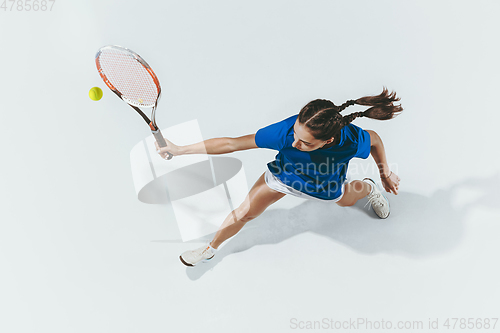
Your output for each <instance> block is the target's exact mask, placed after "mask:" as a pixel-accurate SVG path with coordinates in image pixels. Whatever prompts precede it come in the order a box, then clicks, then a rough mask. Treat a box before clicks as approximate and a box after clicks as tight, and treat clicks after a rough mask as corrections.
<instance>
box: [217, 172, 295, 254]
mask: <svg viewBox="0 0 500 333" xmlns="http://www.w3.org/2000/svg"><path fill="white" fill-rule="evenodd" d="M285 195H286V194H284V193H281V192H278V191H275V190H273V189H271V188H270V187H269V186H268V185H267V184H266V181H265V180H264V174H262V175H261V176H260V177H259V179H258V180H257V181H256V182H255V184H254V185H253V187H252V189H251V190H250V192H248V195H247V196H246V198H245V200H244V201H243V203H242V204H241V205H240V206H239V207H238V208H236V209H234V210H233V211H232V212H231V213H229V215H228V216H227V217H226V219H225V220H224V222H223V223H222V225H221V226H220V228H219V230H218V231H217V233H216V234H215V237H214V239H213V240H212V242H211V243H210V245H211V246H212V247H213V248H215V249H216V248H218V247H219V246H220V245H221V244H222V243H223V242H224V241H225V240H227V239H229V238H231V237H233V236H234V235H236V234H237V233H238V231H240V230H241V228H243V226H244V225H245V224H246V223H247V222H248V221H251V220H253V219H254V218H256V217H257V216H259V215H260V214H262V213H263V212H264V211H265V210H266V209H267V207H269V206H270V205H272V204H273V203H275V202H276V201H278V200H279V199H281V198H283V197H284V196H285Z"/></svg>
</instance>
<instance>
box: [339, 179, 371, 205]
mask: <svg viewBox="0 0 500 333" xmlns="http://www.w3.org/2000/svg"><path fill="white" fill-rule="evenodd" d="M370 191H371V187H370V185H369V184H367V183H365V182H363V181H361V180H354V181H352V182H350V183H348V184H346V185H345V189H344V196H343V197H342V199H340V200H339V201H337V205H339V206H342V207H346V206H352V205H354V204H355V203H356V202H357V201H358V200H359V199H362V198H364V197H366V196H367V195H368V194H370Z"/></svg>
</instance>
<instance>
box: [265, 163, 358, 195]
mask: <svg viewBox="0 0 500 333" xmlns="http://www.w3.org/2000/svg"><path fill="white" fill-rule="evenodd" d="M264 179H265V180H266V184H267V186H269V187H270V188H272V189H273V190H275V191H278V192H281V193H285V194H290V195H293V196H295V197H299V198H303V199H312V200H319V201H323V202H337V201H339V200H340V199H342V197H343V196H344V189H345V183H348V182H349V175H347V177H346V179H345V181H344V183H342V188H341V191H342V194H341V195H340V196H339V197H338V198H335V199H332V200H326V199H320V198H316V197H313V196H311V195H308V194H305V193H303V192H300V191H298V190H296V189H294V188H293V187H291V186H288V185H286V184H283V182H282V181H281V180H280V179H279V178H278V177H276V176H275V175H273V173H272V172H271V171H270V170H269V168H267V169H266V173H265V175H264Z"/></svg>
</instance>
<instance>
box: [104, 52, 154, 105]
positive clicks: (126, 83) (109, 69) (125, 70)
mask: <svg viewBox="0 0 500 333" xmlns="http://www.w3.org/2000/svg"><path fill="white" fill-rule="evenodd" d="M99 63H100V65H101V70H102V72H103V74H104V75H105V76H106V78H107V79H108V80H109V82H110V83H111V84H112V85H113V86H114V87H115V88H116V90H118V91H119V92H120V93H121V95H122V98H123V99H124V100H126V101H127V102H129V103H131V104H135V105H139V106H144V107H152V106H154V105H155V104H156V100H157V99H158V93H159V89H158V86H157V84H156V83H155V81H154V80H153V78H152V76H151V74H150V73H149V72H148V70H147V69H146V68H145V67H144V66H143V65H142V64H141V63H140V62H139V61H137V60H136V59H135V58H134V57H133V56H132V55H131V54H129V53H125V52H120V51H119V50H114V49H109V50H105V51H103V52H101V54H100V55H99Z"/></svg>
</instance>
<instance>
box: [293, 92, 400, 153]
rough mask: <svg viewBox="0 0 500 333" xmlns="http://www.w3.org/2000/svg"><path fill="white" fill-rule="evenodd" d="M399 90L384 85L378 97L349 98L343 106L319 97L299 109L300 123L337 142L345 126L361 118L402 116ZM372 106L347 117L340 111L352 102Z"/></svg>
mask: <svg viewBox="0 0 500 333" xmlns="http://www.w3.org/2000/svg"><path fill="white" fill-rule="evenodd" d="M399 100H400V98H399V97H396V93H395V92H392V93H390V94H389V93H388V90H387V88H385V87H384V89H383V91H382V93H381V94H380V95H377V96H366V97H361V98H358V99H356V100H352V99H351V100H348V101H347V102H345V103H344V104H342V105H339V106H336V105H335V104H333V102H331V101H329V100H325V99H316V100H314V101H311V102H309V103H307V105H306V106H304V107H303V108H302V110H300V112H299V116H298V120H299V123H301V124H303V125H304V126H306V127H307V128H308V129H309V131H310V132H311V134H312V136H313V137H314V138H316V140H320V141H328V140H329V139H331V138H332V137H333V138H334V141H333V143H334V144H336V143H337V140H338V138H340V131H341V130H342V128H343V127H344V126H347V125H349V124H350V123H351V122H352V121H353V120H354V119H356V118H358V117H368V118H372V119H379V120H388V119H392V118H394V117H395V116H396V115H398V114H399V113H400V112H401V111H403V108H402V107H401V105H394V104H393V102H396V101H399ZM355 104H358V105H365V106H371V107H370V108H369V109H367V110H365V111H363V112H354V113H351V114H349V115H347V116H342V115H341V114H340V112H342V111H343V110H344V109H346V108H347V107H348V106H351V105H355Z"/></svg>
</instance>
